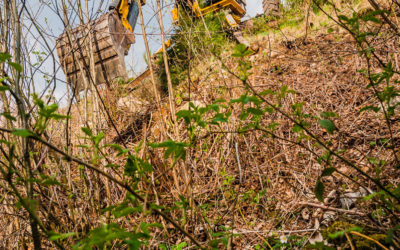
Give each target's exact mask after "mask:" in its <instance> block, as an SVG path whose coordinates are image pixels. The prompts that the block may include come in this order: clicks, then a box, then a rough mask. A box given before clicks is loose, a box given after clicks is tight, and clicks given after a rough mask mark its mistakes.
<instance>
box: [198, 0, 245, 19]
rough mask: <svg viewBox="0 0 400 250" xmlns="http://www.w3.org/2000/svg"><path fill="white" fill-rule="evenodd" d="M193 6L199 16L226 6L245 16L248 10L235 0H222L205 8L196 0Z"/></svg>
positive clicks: (238, 14)
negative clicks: (201, 7)
mask: <svg viewBox="0 0 400 250" xmlns="http://www.w3.org/2000/svg"><path fill="white" fill-rule="evenodd" d="M193 6H194V11H195V12H196V14H197V15H198V16H204V15H207V14H208V13H211V12H214V11H216V10H220V9H225V8H229V9H231V10H232V12H233V13H234V14H235V15H237V16H239V17H243V16H244V15H246V10H245V9H243V7H242V6H241V5H240V4H239V3H238V2H237V1H235V0H222V1H220V2H218V3H215V4H212V5H210V6H208V7H206V8H203V9H200V7H199V4H198V2H197V1H196V2H195V4H194V5H193Z"/></svg>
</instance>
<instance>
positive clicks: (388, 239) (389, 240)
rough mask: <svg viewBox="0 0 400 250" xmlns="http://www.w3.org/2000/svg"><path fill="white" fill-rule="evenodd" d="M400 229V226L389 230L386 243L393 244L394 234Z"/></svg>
mask: <svg viewBox="0 0 400 250" xmlns="http://www.w3.org/2000/svg"><path fill="white" fill-rule="evenodd" d="M399 229H400V224H399V225H397V226H395V227H394V228H391V229H389V230H388V232H387V234H386V235H387V236H386V239H385V242H386V243H388V244H389V243H392V241H393V233H394V232H396V231H398V230H399Z"/></svg>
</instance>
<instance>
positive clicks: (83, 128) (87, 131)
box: [81, 127, 93, 137]
mask: <svg viewBox="0 0 400 250" xmlns="http://www.w3.org/2000/svg"><path fill="white" fill-rule="evenodd" d="M81 130H82V131H83V133H85V134H86V135H87V136H90V137H92V136H93V134H92V130H90V128H87V127H82V128H81Z"/></svg>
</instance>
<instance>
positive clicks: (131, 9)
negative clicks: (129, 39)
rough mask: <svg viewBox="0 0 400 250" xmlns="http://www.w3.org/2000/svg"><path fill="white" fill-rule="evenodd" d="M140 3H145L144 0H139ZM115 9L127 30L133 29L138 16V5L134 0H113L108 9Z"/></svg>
mask: <svg viewBox="0 0 400 250" xmlns="http://www.w3.org/2000/svg"><path fill="white" fill-rule="evenodd" d="M140 2H141V4H142V5H145V4H146V0H140ZM113 9H115V10H117V12H118V15H119V16H120V18H121V22H122V25H124V27H125V28H126V29H128V30H129V31H131V32H133V31H134V30H135V26H136V22H137V19H138V16H139V6H138V3H137V1H136V0H114V1H113V2H112V3H111V4H110V6H109V10H113Z"/></svg>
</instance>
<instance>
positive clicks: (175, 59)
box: [157, 11, 229, 90]
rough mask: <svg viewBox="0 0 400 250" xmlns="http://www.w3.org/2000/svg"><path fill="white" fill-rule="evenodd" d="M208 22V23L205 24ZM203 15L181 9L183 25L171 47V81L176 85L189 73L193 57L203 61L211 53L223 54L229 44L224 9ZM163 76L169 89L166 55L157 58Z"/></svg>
mask: <svg viewBox="0 0 400 250" xmlns="http://www.w3.org/2000/svg"><path fill="white" fill-rule="evenodd" d="M204 23H205V25H206V26H207V27H205V26H204ZM204 23H203V21H202V19H193V18H192V17H190V16H188V15H187V13H186V12H184V11H182V12H181V13H180V19H179V28H178V30H177V34H176V35H174V36H173V37H172V38H171V39H172V43H173V47H172V48H170V49H168V50H167V54H168V64H169V67H170V73H171V74H170V75H171V81H172V83H173V84H174V85H177V84H178V83H179V82H181V81H183V80H184V79H185V78H186V77H187V70H188V67H189V64H190V63H191V60H193V59H195V60H197V61H201V60H203V59H205V58H203V56H207V57H210V56H211V54H216V55H219V54H220V53H221V52H222V51H223V48H225V47H226V45H227V43H228V41H229V37H228V34H227V33H226V32H225V30H226V23H225V17H224V13H223V12H221V13H210V14H208V15H206V16H204ZM157 64H158V68H159V78H160V82H161V84H162V86H163V88H164V89H165V90H166V89H167V75H166V72H165V66H164V60H163V56H162V54H161V53H160V54H159V55H158V60H157Z"/></svg>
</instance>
